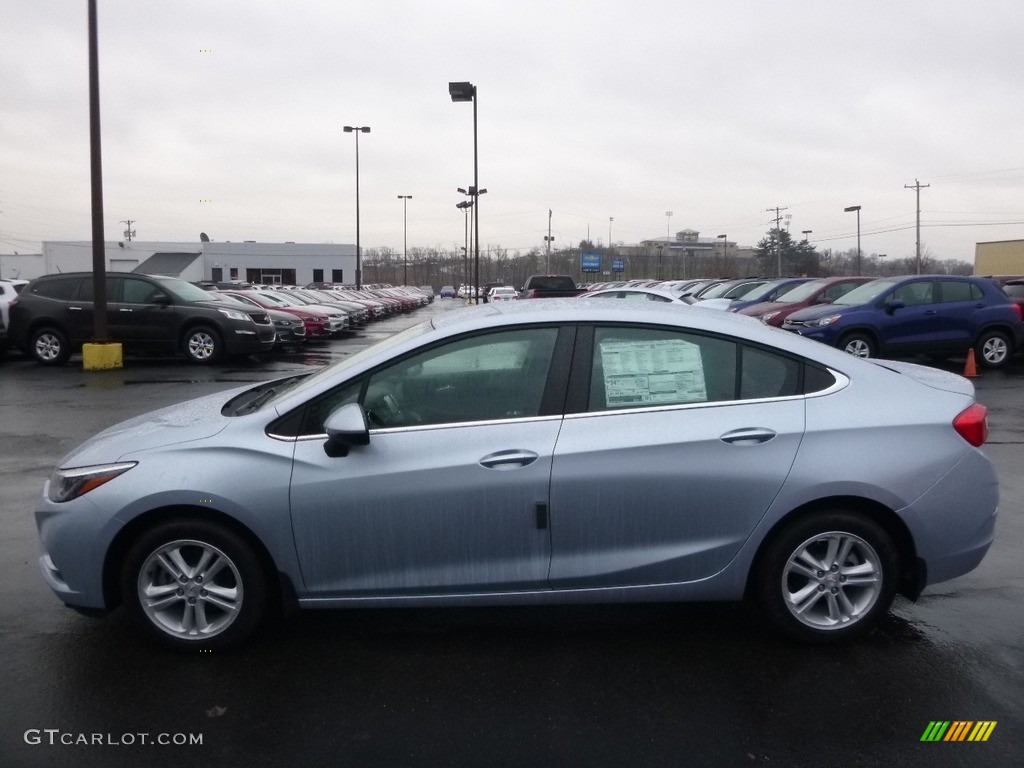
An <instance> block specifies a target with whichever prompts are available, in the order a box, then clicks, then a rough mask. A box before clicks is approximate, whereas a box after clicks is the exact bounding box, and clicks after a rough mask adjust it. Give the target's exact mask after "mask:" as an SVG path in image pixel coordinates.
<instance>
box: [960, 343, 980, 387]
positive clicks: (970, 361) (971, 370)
mask: <svg viewBox="0 0 1024 768" xmlns="http://www.w3.org/2000/svg"><path fill="white" fill-rule="evenodd" d="M964 378H967V379H978V378H981V374H980V373H978V366H977V365H976V364H975V362H974V347H971V348H970V349H969V350H968V351H967V362H966V363H965V364H964Z"/></svg>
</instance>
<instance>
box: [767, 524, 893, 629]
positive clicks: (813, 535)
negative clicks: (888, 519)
mask: <svg viewBox="0 0 1024 768" xmlns="http://www.w3.org/2000/svg"><path fill="white" fill-rule="evenodd" d="M897 573H898V558H897V554H896V548H895V546H894V545H893V543H892V540H891V539H890V537H889V535H888V534H887V533H886V532H885V531H884V530H883V529H882V528H881V527H880V526H879V525H878V524H877V523H875V522H874V521H872V520H870V519H868V518H866V517H863V516H861V515H858V514H855V513H850V512H833V513H828V514H820V515H814V516H813V517H808V518H804V519H802V520H798V521H796V522H795V523H793V524H791V525H790V526H788V527H787V528H785V529H783V530H782V531H781V532H780V533H779V534H778V535H777V536H775V537H774V538H773V539H772V540H771V542H770V543H769V544H768V545H767V548H766V549H765V551H764V552H763V554H762V557H761V559H760V566H759V571H758V573H757V574H756V576H757V596H758V601H759V602H760V604H761V607H762V608H763V609H764V612H765V614H766V616H767V617H768V620H769V622H770V623H771V624H772V625H773V626H774V627H775V629H777V630H779V631H780V632H782V633H783V634H786V635H788V636H789V637H792V638H794V639H796V640H800V641H803V642H812V643H829V642H836V641H841V640H846V639H848V638H851V637H854V636H856V635H860V634H862V633H863V632H866V631H867V630H868V629H870V628H871V627H872V626H873V625H874V624H875V623H877V622H878V620H879V619H880V618H881V617H882V616H883V615H885V613H886V612H887V611H888V610H889V607H890V606H891V605H892V601H893V598H894V597H895V595H896V574H897Z"/></svg>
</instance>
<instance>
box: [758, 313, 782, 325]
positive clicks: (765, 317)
mask: <svg viewBox="0 0 1024 768" xmlns="http://www.w3.org/2000/svg"><path fill="white" fill-rule="evenodd" d="M777 314H779V313H778V312H765V313H764V314H763V315H761V322H762V323H767V322H768V321H769V320H771V319H772V318H773V317H775V316H776V315H777Z"/></svg>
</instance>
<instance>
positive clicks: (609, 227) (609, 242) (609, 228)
mask: <svg viewBox="0 0 1024 768" xmlns="http://www.w3.org/2000/svg"><path fill="white" fill-rule="evenodd" d="M613 221H615V217H614V216H609V217H608V248H609V249H611V247H612V222H613Z"/></svg>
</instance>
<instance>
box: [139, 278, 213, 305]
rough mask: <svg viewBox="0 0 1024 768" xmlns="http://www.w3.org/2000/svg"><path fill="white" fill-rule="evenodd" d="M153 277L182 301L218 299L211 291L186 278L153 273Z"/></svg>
mask: <svg viewBox="0 0 1024 768" xmlns="http://www.w3.org/2000/svg"><path fill="white" fill-rule="evenodd" d="M151 278H152V279H153V280H156V282H158V283H160V285H161V286H162V287H163V288H164V289H166V291H167V292H168V293H169V294H171V295H172V296H174V297H175V298H176V299H181V300H182V301H216V299H211V298H210V291H207V290H204V289H203V288H200V287H199V286H198V285H192V283H189V282H187V281H185V280H179V279H178V278H176V277H160V276H158V275H151Z"/></svg>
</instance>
